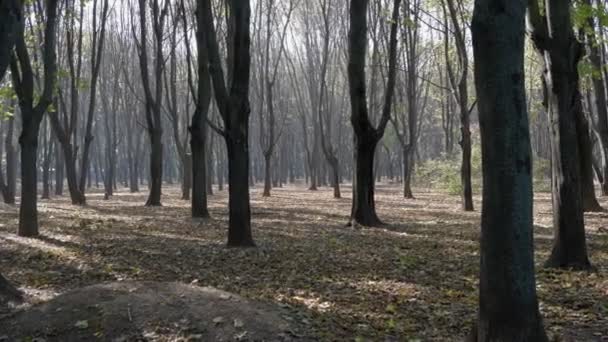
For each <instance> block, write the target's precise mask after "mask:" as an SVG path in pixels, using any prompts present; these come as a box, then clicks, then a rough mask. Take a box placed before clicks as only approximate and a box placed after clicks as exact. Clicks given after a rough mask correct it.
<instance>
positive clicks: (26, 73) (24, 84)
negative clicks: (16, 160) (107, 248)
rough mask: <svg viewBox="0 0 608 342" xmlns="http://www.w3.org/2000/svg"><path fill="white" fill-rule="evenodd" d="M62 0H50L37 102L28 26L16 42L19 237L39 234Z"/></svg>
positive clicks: (13, 74)
mask: <svg viewBox="0 0 608 342" xmlns="http://www.w3.org/2000/svg"><path fill="white" fill-rule="evenodd" d="M57 2H58V0H48V1H46V26H45V28H44V47H43V54H42V61H43V64H44V83H43V91H42V93H41V95H40V97H39V98H38V100H37V102H36V103H35V101H36V99H35V96H34V69H33V67H32V61H31V59H30V54H29V52H28V50H27V45H26V43H25V36H24V31H25V27H24V23H21V26H20V33H19V35H18V37H17V39H16V43H15V50H16V53H15V54H14V55H13V57H12V59H11V76H12V78H13V85H14V88H15V92H16V93H17V97H18V98H19V107H20V109H21V122H22V128H21V136H20V137H19V143H20V145H21V205H20V209H19V230H18V234H19V236H37V235H38V208H37V202H38V199H37V193H38V187H37V185H38V182H37V168H36V162H37V157H38V135H39V131H40V123H41V122H42V119H43V118H44V114H45V113H46V110H47V109H48V107H49V106H50V105H51V103H52V102H53V88H54V86H55V79H56V72H57V70H56V56H55V40H56V37H55V28H56V22H57Z"/></svg>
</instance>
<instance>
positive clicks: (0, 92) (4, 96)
mask: <svg viewBox="0 0 608 342" xmlns="http://www.w3.org/2000/svg"><path fill="white" fill-rule="evenodd" d="M15 100H17V94H16V93H15V90H14V89H13V87H12V86H9V85H5V86H3V87H0V120H4V119H6V118H9V117H12V116H13V115H15V108H14V106H12V103H14V101H15Z"/></svg>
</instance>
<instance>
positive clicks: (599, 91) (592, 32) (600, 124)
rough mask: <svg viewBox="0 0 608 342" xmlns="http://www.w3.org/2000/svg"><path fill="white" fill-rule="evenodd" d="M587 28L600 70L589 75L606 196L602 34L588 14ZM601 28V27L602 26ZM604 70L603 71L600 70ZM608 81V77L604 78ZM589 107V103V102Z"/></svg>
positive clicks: (607, 128)
mask: <svg viewBox="0 0 608 342" xmlns="http://www.w3.org/2000/svg"><path fill="white" fill-rule="evenodd" d="M583 3H584V4H586V5H587V6H589V7H591V6H592V4H591V0H584V1H583ZM587 23H588V25H589V30H588V31H587V32H588V33H587V36H586V40H587V42H586V47H587V51H588V55H589V61H590V62H591V64H592V65H593V67H594V68H595V69H596V70H598V71H600V73H599V75H593V76H592V77H591V81H592V86H593V95H594V96H593V99H594V101H593V102H594V104H595V111H596V113H597V132H598V136H599V141H600V148H601V157H602V163H603V165H602V168H601V173H598V176H600V174H601V176H600V177H598V178H601V179H602V181H601V184H602V187H601V189H602V195H603V196H608V101H607V99H606V87H605V85H604V82H603V77H602V76H603V75H605V72H606V70H605V68H604V67H603V66H604V63H603V62H604V61H603V60H602V54H601V51H600V47H601V45H600V47H598V44H603V42H602V38H603V37H602V35H600V37H599V38H600V39H597V38H598V37H597V36H596V25H595V18H594V16H589V18H588V19H587ZM602 29H603V28H602ZM601 70H604V72H601ZM606 81H607V82H608V79H607V80H606ZM589 105H590V107H591V103H589Z"/></svg>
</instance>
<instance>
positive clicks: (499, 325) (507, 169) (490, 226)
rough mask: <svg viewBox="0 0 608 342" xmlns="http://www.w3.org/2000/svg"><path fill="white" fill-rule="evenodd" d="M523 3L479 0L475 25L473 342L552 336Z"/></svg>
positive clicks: (540, 340)
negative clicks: (477, 178) (477, 261)
mask: <svg viewBox="0 0 608 342" xmlns="http://www.w3.org/2000/svg"><path fill="white" fill-rule="evenodd" d="M524 18H525V4H524V2H522V1H511V0H476V1H475V11H474V16H473V23H472V32H473V50H474V54H475V61H476V63H475V80H476V87H477V97H478V100H479V121H480V128H481V139H482V140H481V141H482V161H483V204H482V219H481V267H480V282H479V316H478V322H477V324H476V329H475V330H474V331H473V332H472V334H471V340H474V341H479V342H490V341H513V342H527V341H538V342H543V341H548V339H547V336H546V334H545V331H544V328H543V323H542V318H541V316H540V312H539V309H538V300H537V296H536V282H535V275H534V239H533V193H532V153H531V148H530V135H529V124H528V115H527V113H526V105H525V103H526V98H525V89H524V80H525V77H524V39H525V36H524V27H525V26H524V25H525V24H524Z"/></svg>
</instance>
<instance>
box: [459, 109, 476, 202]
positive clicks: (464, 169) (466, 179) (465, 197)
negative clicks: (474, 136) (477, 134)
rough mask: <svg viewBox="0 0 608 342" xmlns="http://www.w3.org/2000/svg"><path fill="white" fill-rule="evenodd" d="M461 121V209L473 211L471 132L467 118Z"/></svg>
mask: <svg viewBox="0 0 608 342" xmlns="http://www.w3.org/2000/svg"><path fill="white" fill-rule="evenodd" d="M461 120H462V122H461V123H462V128H461V132H462V141H461V143H460V146H461V147H462V166H461V168H460V179H461V182H462V209H464V211H473V210H475V208H474V207H473V187H472V185H471V130H470V128H469V118H468V115H467V118H466V120H465V119H461Z"/></svg>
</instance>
